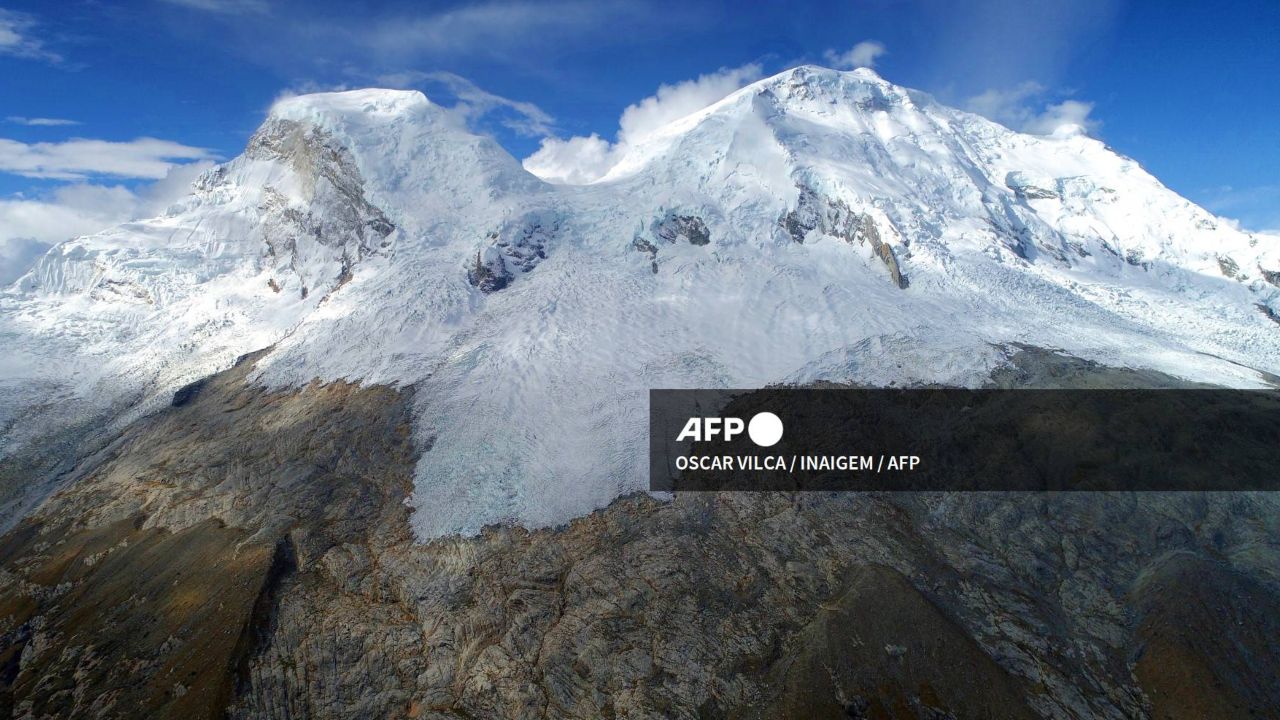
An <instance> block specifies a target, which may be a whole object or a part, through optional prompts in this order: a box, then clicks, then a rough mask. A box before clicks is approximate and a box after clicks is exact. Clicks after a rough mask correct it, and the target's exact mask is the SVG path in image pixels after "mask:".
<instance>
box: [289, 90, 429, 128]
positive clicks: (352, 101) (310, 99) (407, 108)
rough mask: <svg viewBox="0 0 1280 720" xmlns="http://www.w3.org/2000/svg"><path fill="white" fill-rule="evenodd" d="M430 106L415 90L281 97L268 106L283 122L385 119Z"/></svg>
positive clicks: (415, 111)
mask: <svg viewBox="0 0 1280 720" xmlns="http://www.w3.org/2000/svg"><path fill="white" fill-rule="evenodd" d="M430 107H433V105H432V103H431V101H430V100H428V99H427V96H426V95H423V94H422V93H421V92H419V91H417V90H388V89H383V88H365V89H362V90H345V91H341V92H323V93H310V94H307V95H293V96H290V97H286V98H282V99H280V100H277V101H276V102H275V104H274V105H272V106H271V112H270V115H269V116H270V117H272V118H279V119H285V120H310V119H315V118H316V117H317V116H345V117H353V116H365V117H369V118H377V117H384V118H385V117H398V116H402V115H407V114H413V113H417V112H422V111H423V110H425V109H426V108H430Z"/></svg>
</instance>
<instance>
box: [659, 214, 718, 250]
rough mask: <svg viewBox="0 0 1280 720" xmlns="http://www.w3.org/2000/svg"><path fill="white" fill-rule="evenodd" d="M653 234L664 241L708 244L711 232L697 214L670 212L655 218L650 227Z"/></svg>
mask: <svg viewBox="0 0 1280 720" xmlns="http://www.w3.org/2000/svg"><path fill="white" fill-rule="evenodd" d="M649 229H650V231H651V232H652V233H653V236H654V237H655V238H657V239H658V240H660V241H662V242H664V243H675V242H680V241H683V242H687V243H689V244H690V245H707V244H709V243H710V242H711V232H710V231H709V230H707V224H706V223H705V222H703V221H702V218H700V217H698V216H697V215H680V214H678V213H675V212H669V213H667V214H666V215H664V216H662V217H661V218H658V219H657V220H654V221H653V223H652V224H651V225H650V227H649Z"/></svg>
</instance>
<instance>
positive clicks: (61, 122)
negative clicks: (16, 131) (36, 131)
mask: <svg viewBox="0 0 1280 720" xmlns="http://www.w3.org/2000/svg"><path fill="white" fill-rule="evenodd" d="M5 122H8V123H13V124H14V125H26V126H27V127H66V126H69V125H79V124H80V122H79V121H77V120H67V119H65V118H44V117H22V116H21V115H10V116H9V117H7V118H5Z"/></svg>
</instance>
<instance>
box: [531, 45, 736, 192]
mask: <svg viewBox="0 0 1280 720" xmlns="http://www.w3.org/2000/svg"><path fill="white" fill-rule="evenodd" d="M760 73H761V68H760V65H759V64H757V63H751V64H748V65H743V66H742V67H737V68H722V69H720V70H718V71H716V72H714V73H708V74H706V75H701V76H699V77H697V78H695V79H693V80H686V81H684V82H680V83H676V84H674V85H666V84H664V85H662V86H660V87H659V88H658V91H657V92H656V93H655V94H654V95H652V96H650V97H647V98H645V99H644V100H641V101H640V102H638V103H636V104H634V105H630V106H628V107H627V109H626V110H623V112H622V117H621V118H619V120H618V134H617V141H616V142H614V143H610V142H608V141H606V140H603V139H601V138H600V137H599V136H598V135H595V134H592V135H590V136H589V137H572V138H569V139H568V140H561V139H559V138H554V137H548V138H543V140H542V145H541V147H539V148H538V150H537V151H536V152H534V153H533V154H532V155H530V156H529V157H527V158H525V159H524V168H525V169H526V170H528V171H529V172H531V173H533V174H534V175H537V176H538V177H540V178H542V179H543V180H546V181H548V182H554V183H565V184H570V185H582V184H586V183H589V182H592V181H595V180H598V179H600V178H601V177H603V176H604V175H605V174H606V173H608V172H609V169H610V168H612V167H613V166H614V165H616V164H617V163H618V161H619V160H621V159H622V157H623V156H624V155H625V154H626V152H627V151H628V150H629V149H630V148H631V147H633V146H634V145H636V144H638V143H640V142H643V141H644V139H645V138H646V137H648V136H649V135H651V134H652V133H653V132H654V131H655V130H657V129H659V128H661V127H663V126H665V125H667V124H669V123H671V122H672V121H674V120H679V119H680V118H682V117H685V116H687V115H691V114H693V113H695V112H697V111H699V110H702V109H703V108H705V107H707V106H709V105H711V104H713V103H715V102H717V101H719V100H721V99H723V98H724V97H725V96H726V95H728V94H730V93H732V92H733V91H735V90H737V89H738V88H741V87H742V86H743V85H746V84H747V83H750V82H753V81H755V80H758V79H759V78H760Z"/></svg>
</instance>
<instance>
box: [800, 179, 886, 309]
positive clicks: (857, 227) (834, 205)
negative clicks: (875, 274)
mask: <svg viewBox="0 0 1280 720" xmlns="http://www.w3.org/2000/svg"><path fill="white" fill-rule="evenodd" d="M778 224H779V225H780V226H781V227H782V229H783V230H785V231H786V233H787V235H789V236H790V237H791V239H792V240H794V241H795V242H798V243H803V242H804V241H805V239H806V238H807V237H808V236H809V233H810V232H812V231H814V230H817V231H818V232H821V233H822V234H824V235H829V236H831V237H836V238H840V239H841V240H844V241H845V242H847V243H850V244H853V243H857V244H859V245H862V244H864V243H866V244H869V245H870V246H871V251H872V252H873V253H874V254H875V256H876V257H877V258H879V259H880V261H881V262H883V263H884V264H885V267H887V268H889V277H890V278H892V280H893V283H894V284H895V285H897V286H898V287H899V288H902V289H904V290H905V289H906V288H907V287H908V286H909V285H910V282H908V280H907V277H906V275H905V274H904V273H903V272H902V266H901V265H900V264H899V263H898V256H897V254H896V253H895V252H894V250H893V247H892V246H891V245H889V243H887V242H885V241H884V239H883V238H882V237H881V235H880V229H879V228H878V227H877V226H876V221H875V218H873V217H872V216H871V215H870V214H869V213H857V212H854V211H853V210H852V209H850V207H849V205H848V204H847V203H845V202H844V201H843V200H840V199H839V198H829V197H827V196H825V195H821V194H819V193H817V192H814V191H813V190H812V189H810V188H808V187H805V186H803V185H802V186H800V197H799V199H798V200H797V201H796V207H795V209H794V210H790V211H788V212H787V213H785V214H784V215H783V216H782V219H781V220H779V222H778Z"/></svg>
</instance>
